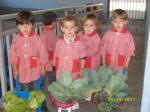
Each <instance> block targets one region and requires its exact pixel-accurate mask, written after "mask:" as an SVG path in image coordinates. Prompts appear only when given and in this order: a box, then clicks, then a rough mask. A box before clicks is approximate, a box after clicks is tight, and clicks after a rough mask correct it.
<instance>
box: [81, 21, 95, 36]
mask: <svg viewBox="0 0 150 112" xmlns="http://www.w3.org/2000/svg"><path fill="white" fill-rule="evenodd" d="M83 29H84V33H85V34H86V35H89V34H91V33H92V32H94V31H95V30H96V29H97V26H96V25H95V23H94V21H92V20H90V19H89V20H86V21H85V22H84V23H83Z"/></svg>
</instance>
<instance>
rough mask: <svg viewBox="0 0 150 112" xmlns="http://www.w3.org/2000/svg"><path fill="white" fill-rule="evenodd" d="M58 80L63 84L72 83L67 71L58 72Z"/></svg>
mask: <svg viewBox="0 0 150 112" xmlns="http://www.w3.org/2000/svg"><path fill="white" fill-rule="evenodd" d="M58 81H59V83H60V84H61V85H63V86H69V85H71V83H72V75H71V74H70V73H69V72H60V78H59V80H58Z"/></svg>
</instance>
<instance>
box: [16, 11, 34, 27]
mask: <svg viewBox="0 0 150 112" xmlns="http://www.w3.org/2000/svg"><path fill="white" fill-rule="evenodd" d="M19 24H21V25H22V24H32V25H33V24H34V17H33V14H32V12H30V11H27V10H23V11H20V12H19V13H18V15H17V18H16V25H19Z"/></svg>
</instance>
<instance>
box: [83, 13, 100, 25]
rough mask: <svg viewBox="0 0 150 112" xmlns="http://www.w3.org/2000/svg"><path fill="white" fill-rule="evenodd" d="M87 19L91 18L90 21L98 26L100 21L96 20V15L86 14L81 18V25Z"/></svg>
mask: <svg viewBox="0 0 150 112" xmlns="http://www.w3.org/2000/svg"><path fill="white" fill-rule="evenodd" d="M87 20H92V21H93V22H94V24H95V25H96V26H97V27H99V26H100V23H99V22H98V20H97V17H96V15H94V14H87V15H86V16H85V17H84V18H83V19H82V25H84V23H85V22H86V21H87Z"/></svg>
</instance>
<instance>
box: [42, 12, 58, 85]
mask: <svg viewBox="0 0 150 112" xmlns="http://www.w3.org/2000/svg"><path fill="white" fill-rule="evenodd" d="M56 19H57V17H56V14H55V13H54V12H50V11H46V12H45V13H44V14H43V27H42V28H43V31H42V33H41V35H40V37H41V39H42V41H43V43H44V45H45V46H46V50H47V52H48V63H47V65H46V78H45V80H46V85H47V84H49V83H51V82H52V81H55V80H56V78H55V73H54V71H53V66H52V61H53V55H54V50H55V47H56V42H57V37H56V34H55V32H54V29H55V28H56V22H57V20H56Z"/></svg>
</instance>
